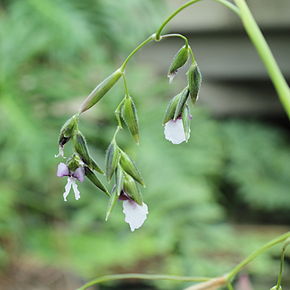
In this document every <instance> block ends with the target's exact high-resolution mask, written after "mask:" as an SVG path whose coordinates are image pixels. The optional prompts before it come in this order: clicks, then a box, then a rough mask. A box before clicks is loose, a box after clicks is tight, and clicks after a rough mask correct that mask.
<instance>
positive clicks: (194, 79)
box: [187, 62, 202, 103]
mask: <svg viewBox="0 0 290 290" xmlns="http://www.w3.org/2000/svg"><path fill="white" fill-rule="evenodd" d="M187 80H188V88H189V93H190V96H191V100H192V102H193V103H195V102H196V101H197V99H198V93H199V89H200V86H201V82H202V75H201V72H200V70H199V68H198V65H197V63H196V62H195V63H193V64H192V65H191V66H190V68H189V70H188V72H187Z"/></svg>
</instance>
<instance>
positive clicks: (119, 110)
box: [115, 98, 125, 128]
mask: <svg viewBox="0 0 290 290" xmlns="http://www.w3.org/2000/svg"><path fill="white" fill-rule="evenodd" d="M124 102H125V98H124V99H123V100H122V101H121V103H120V104H119V105H118V107H117V109H116V110H115V116H116V119H117V122H118V126H120V127H121V128H123V122H122V110H123V106H124Z"/></svg>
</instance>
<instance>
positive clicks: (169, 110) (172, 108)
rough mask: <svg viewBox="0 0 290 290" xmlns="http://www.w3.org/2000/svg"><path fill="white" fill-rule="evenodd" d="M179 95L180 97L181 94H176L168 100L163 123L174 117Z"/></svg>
mask: <svg viewBox="0 0 290 290" xmlns="http://www.w3.org/2000/svg"><path fill="white" fill-rule="evenodd" d="M180 97H181V94H178V95H176V96H175V97H173V98H172V99H171V100H170V102H169V104H168V106H167V108H166V112H165V116H164V118H163V125H164V124H165V123H167V122H168V121H169V120H172V119H173V118H174V114H175V110H176V107H177V104H178V102H179V99H180Z"/></svg>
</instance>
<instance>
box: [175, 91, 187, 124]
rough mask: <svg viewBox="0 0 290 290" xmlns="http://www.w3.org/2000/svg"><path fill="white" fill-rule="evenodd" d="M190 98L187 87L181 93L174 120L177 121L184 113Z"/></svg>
mask: <svg viewBox="0 0 290 290" xmlns="http://www.w3.org/2000/svg"><path fill="white" fill-rule="evenodd" d="M188 97H189V90H188V87H186V88H185V89H184V90H183V91H182V92H181V93H180V98H179V100H178V103H177V106H176V109H175V112H174V120H176V119H177V118H178V117H179V116H180V115H181V114H182V112H183V109H184V106H185V103H186V101H187V99H188Z"/></svg>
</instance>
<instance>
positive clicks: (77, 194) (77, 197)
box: [72, 179, 81, 200]
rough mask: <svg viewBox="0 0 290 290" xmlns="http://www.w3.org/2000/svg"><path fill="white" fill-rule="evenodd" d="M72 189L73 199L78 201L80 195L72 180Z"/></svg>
mask: <svg viewBox="0 0 290 290" xmlns="http://www.w3.org/2000/svg"><path fill="white" fill-rule="evenodd" d="M72 187H73V190H74V193H75V199H76V200H78V199H80V197H81V195H80V191H79V190H78V185H77V184H76V181H75V179H73V180H72Z"/></svg>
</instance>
